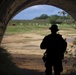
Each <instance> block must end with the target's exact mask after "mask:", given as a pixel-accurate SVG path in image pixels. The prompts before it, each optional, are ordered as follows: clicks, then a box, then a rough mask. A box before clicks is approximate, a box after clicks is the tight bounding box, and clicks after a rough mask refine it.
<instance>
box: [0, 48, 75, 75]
mask: <svg viewBox="0 0 76 75" xmlns="http://www.w3.org/2000/svg"><path fill="white" fill-rule="evenodd" d="M41 57H42V56H41V55H40V56H39V55H20V54H17V55H16V54H13V55H10V54H9V53H7V50H6V49H4V48H2V47H1V48H0V75H45V74H44V70H45V68H44V64H43V61H42V59H41ZM63 65H64V72H63V73H62V75H76V58H65V59H64V61H63Z"/></svg>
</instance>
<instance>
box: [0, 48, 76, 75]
mask: <svg viewBox="0 0 76 75" xmlns="http://www.w3.org/2000/svg"><path fill="white" fill-rule="evenodd" d="M0 75H45V74H44V72H40V71H38V70H31V69H21V68H19V67H18V66H16V64H15V63H14V62H13V61H12V56H11V55H10V54H9V53H8V52H7V50H6V49H4V48H3V47H0ZM62 75H76V71H74V70H73V71H70V72H69V73H68V74H62Z"/></svg>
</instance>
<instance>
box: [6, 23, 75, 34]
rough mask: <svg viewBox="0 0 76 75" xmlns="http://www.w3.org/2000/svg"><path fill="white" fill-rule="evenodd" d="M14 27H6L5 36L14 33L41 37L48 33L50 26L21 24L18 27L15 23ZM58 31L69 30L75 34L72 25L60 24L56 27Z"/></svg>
mask: <svg viewBox="0 0 76 75" xmlns="http://www.w3.org/2000/svg"><path fill="white" fill-rule="evenodd" d="M15 24H16V25H15V26H10V25H8V26H7V29H6V34H16V33H38V34H41V35H45V34H47V33H49V32H50V31H49V27H50V26H51V25H50V24H47V25H41V24H37V25H36V24H30V25H28V24H26V23H22V25H18V23H15ZM58 27H59V29H60V30H67V31H69V30H71V32H73V33H75V31H74V30H75V29H74V25H73V24H71V25H68V24H60V25H58Z"/></svg>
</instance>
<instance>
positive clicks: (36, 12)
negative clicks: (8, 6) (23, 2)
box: [12, 5, 62, 20]
mask: <svg viewBox="0 0 76 75" xmlns="http://www.w3.org/2000/svg"><path fill="white" fill-rule="evenodd" d="M59 11H62V9H60V8H57V7H54V6H50V5H36V6H31V7H29V8H26V9H24V10H22V11H21V12H19V13H18V14H17V15H15V16H14V17H13V18H12V19H14V20H31V19H33V18H35V17H39V16H40V15H42V14H47V15H48V16H51V15H55V14H58V12H59Z"/></svg>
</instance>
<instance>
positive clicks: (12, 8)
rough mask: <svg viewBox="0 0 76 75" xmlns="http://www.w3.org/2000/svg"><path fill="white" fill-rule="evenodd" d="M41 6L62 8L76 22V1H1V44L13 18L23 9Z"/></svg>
mask: <svg viewBox="0 0 76 75" xmlns="http://www.w3.org/2000/svg"><path fill="white" fill-rule="evenodd" d="M39 4H42V5H43V4H47V5H53V6H56V7H58V8H61V9H63V10H65V11H66V12H68V13H69V14H70V15H71V16H72V17H73V18H74V19H75V20H76V0H0V42H1V40H2V37H3V34H4V32H5V30H6V27H7V23H8V22H9V21H10V20H11V18H13V17H14V16H15V15H16V14H17V13H19V12H20V11H22V10H23V9H25V8H27V7H30V6H33V5H39Z"/></svg>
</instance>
